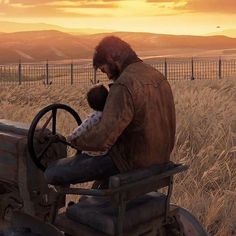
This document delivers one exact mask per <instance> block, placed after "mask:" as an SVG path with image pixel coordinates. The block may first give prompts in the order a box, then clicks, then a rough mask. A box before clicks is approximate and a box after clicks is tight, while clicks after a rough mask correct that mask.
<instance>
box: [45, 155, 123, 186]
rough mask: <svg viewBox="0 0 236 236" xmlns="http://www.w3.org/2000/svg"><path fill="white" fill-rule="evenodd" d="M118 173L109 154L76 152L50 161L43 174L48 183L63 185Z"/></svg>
mask: <svg viewBox="0 0 236 236" xmlns="http://www.w3.org/2000/svg"><path fill="white" fill-rule="evenodd" d="M118 173H119V170H118V169H117V167H116V166H115V164H114V162H113V161H112V159H111V157H110V156H109V155H104V156H96V157H91V156H88V155H87V154H78V155H76V156H74V157H67V158H63V159H60V160H58V161H56V162H54V163H52V164H51V165H50V166H48V168H47V169H46V171H45V172H44V176H45V178H46V181H47V183H49V184H54V185H65V184H76V183H83V182H88V181H93V180H98V179H104V178H108V177H109V176H111V175H115V174H118Z"/></svg>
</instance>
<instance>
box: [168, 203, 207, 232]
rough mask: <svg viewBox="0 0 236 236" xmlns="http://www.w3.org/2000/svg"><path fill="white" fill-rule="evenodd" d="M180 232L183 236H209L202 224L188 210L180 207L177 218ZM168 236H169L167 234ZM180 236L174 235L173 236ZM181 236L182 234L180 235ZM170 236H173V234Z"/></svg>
mask: <svg viewBox="0 0 236 236" xmlns="http://www.w3.org/2000/svg"><path fill="white" fill-rule="evenodd" d="M176 221H177V222H178V225H179V229H180V232H181V231H182V235H183V236H208V234H207V232H206V230H205V229H204V227H203V226H202V225H201V223H200V222H199V221H198V220H197V219H196V218H195V217H194V216H193V215H192V214H191V213H190V212H189V211H188V210H186V209H184V208H182V207H179V209H178V214H177V216H176ZM167 235H168V234H167ZM175 235H176V236H177V235H178V234H173V236H175ZM179 235H181V233H180V234H179ZM168 236H172V235H171V234H170V235H168Z"/></svg>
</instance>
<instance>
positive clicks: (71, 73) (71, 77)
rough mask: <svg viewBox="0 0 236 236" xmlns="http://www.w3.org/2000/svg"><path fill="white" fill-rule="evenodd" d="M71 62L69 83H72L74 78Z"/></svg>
mask: <svg viewBox="0 0 236 236" xmlns="http://www.w3.org/2000/svg"><path fill="white" fill-rule="evenodd" d="M73 69H74V68H73V62H71V65H70V84H71V85H72V84H73V80H74V74H73V73H74V70H73Z"/></svg>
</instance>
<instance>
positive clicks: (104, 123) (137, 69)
mask: <svg viewBox="0 0 236 236" xmlns="http://www.w3.org/2000/svg"><path fill="white" fill-rule="evenodd" d="M93 66H94V68H95V70H97V69H100V70H101V71H102V72H104V73H105V74H106V75H107V77H108V78H109V79H110V80H112V81H114V83H113V85H112V86H111V87H110V92H109V95H108V98H107V101H106V104H105V107H104V110H103V114H102V119H101V121H100V122H99V123H98V124H97V125H96V126H94V127H93V129H91V130H90V131H88V132H87V133H85V134H83V135H82V136H81V137H79V138H76V139H74V140H72V144H73V145H74V146H76V147H77V148H78V149H79V150H86V151H105V150H107V149H109V150H110V151H109V153H108V154H107V155H105V156H99V157H96V158H92V157H89V156H81V155H82V154H80V155H78V156H77V157H71V158H65V159H61V160H59V161H57V162H56V163H54V164H53V165H51V166H49V167H48V168H47V170H46V172H45V176H46V178H47V180H48V182H49V183H51V184H68V183H79V182H85V181H91V180H96V179H103V178H107V177H109V176H110V175H114V174H116V173H119V172H126V171H128V170H132V169H135V168H141V167H147V166H150V165H153V164H164V163H168V162H169V159H170V154H171V151H172V149H173V147H174V140H175V126H176V123H175V106H174V101H173V95H172V91H171V88H170V85H169V83H168V81H167V80H166V79H165V77H164V76H163V75H162V74H161V73H160V72H159V71H157V70H156V69H154V68H153V67H151V66H150V65H147V64H145V63H143V62H142V60H141V59H139V58H138V57H137V55H136V53H135V52H134V51H133V49H132V48H131V47H130V45H129V44H127V43H126V42H124V41H122V40H121V39H119V38H117V37H114V36H109V37H106V38H104V39H103V40H102V41H101V42H100V43H99V44H98V46H97V47H96V49H95V53H94V57H93Z"/></svg>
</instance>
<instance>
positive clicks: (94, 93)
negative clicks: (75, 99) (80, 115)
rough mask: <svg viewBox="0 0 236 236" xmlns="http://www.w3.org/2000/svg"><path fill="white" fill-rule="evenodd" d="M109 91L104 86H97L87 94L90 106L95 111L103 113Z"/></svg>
mask: <svg viewBox="0 0 236 236" xmlns="http://www.w3.org/2000/svg"><path fill="white" fill-rule="evenodd" d="M107 96H108V90H107V89H106V87H105V86H104V85H96V86H95V87H93V88H91V89H90V90H89V91H88V93H87V101H88V104H89V106H90V107H91V108H92V109H93V110H95V111H103V109H104V106H105V103H106V99H107Z"/></svg>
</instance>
